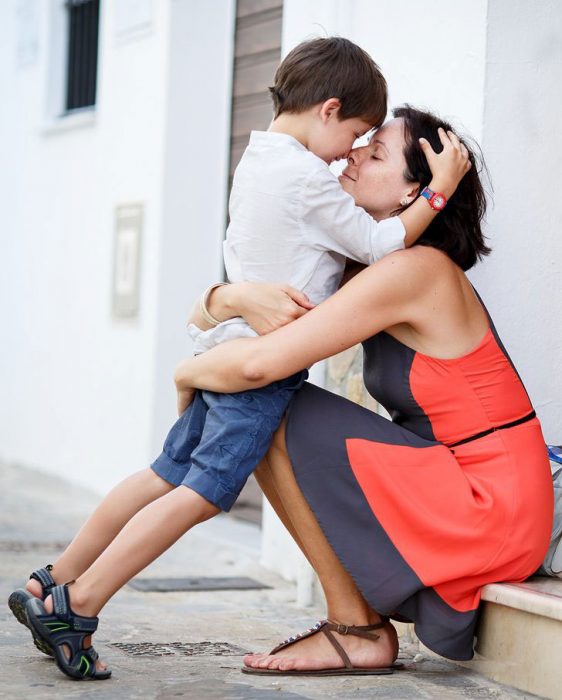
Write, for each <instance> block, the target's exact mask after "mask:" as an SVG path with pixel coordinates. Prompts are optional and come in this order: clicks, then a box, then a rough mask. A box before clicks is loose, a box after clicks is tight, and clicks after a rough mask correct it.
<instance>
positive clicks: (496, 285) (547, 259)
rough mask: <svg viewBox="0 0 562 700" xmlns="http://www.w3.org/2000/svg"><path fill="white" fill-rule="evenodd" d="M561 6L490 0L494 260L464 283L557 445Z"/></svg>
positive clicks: (561, 293)
mask: <svg viewBox="0 0 562 700" xmlns="http://www.w3.org/2000/svg"><path fill="white" fill-rule="evenodd" d="M561 37H562V5H561V4H560V3H559V2H556V1H550V0H542V1H541V2H540V3H529V2H526V1H525V0H490V2H489V9H488V30H487V64H486V65H487V69H486V88H485V109H484V122H483V140H482V146H483V149H484V153H485V156H486V160H487V163H488V167H489V169H490V174H491V178H492V183H493V186H494V207H493V209H491V210H490V213H489V216H488V226H487V230H488V234H489V237H490V243H491V245H492V246H493V249H494V252H493V254H492V255H491V256H490V257H489V259H487V260H486V261H485V263H484V264H482V265H481V266H479V267H478V268H476V270H475V272H474V274H473V275H472V279H473V280H474V283H475V284H476V286H477V287H478V289H479V291H480V293H481V295H482V296H483V298H484V300H485V302H486V303H487V305H488V307H489V310H490V312H491V313H492V315H493V317H494V320H495V322H496V325H497V327H498V330H499V332H500V334H501V336H502V338H503V341H504V343H505V345H506V346H507V348H508V351H509V353H510V355H511V357H512V359H513V361H514V362H515V364H516V366H517V368H518V370H519V372H520V374H521V376H522V378H523V381H524V383H525V385H526V387H527V390H528V392H529V394H530V396H531V399H532V401H533V403H534V405H535V407H536V409H537V414H538V416H539V418H540V419H541V422H542V425H543V429H544V433H545V438H546V440H547V441H549V442H552V443H555V444H559V443H561V442H562V323H561V321H560V309H561V308H562V274H561V270H560V261H561V260H562V237H561V236H560V222H561V221H562V198H561V197H560V195H559V192H558V181H559V176H560V172H561V169H562V131H561V130H560V115H561V114H562V89H561V88H560V85H561V83H562V41H561Z"/></svg>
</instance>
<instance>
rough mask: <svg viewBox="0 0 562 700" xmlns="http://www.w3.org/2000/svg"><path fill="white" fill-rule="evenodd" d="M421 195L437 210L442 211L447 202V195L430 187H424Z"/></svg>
mask: <svg viewBox="0 0 562 700" xmlns="http://www.w3.org/2000/svg"><path fill="white" fill-rule="evenodd" d="M420 195H421V196H422V197H425V199H427V201H428V204H429V206H430V207H431V208H432V209H435V211H441V209H444V208H445V205H446V204H447V197H445V195H444V194H441V192H434V191H433V190H430V189H429V187H424V188H423V190H422V191H421V192H420Z"/></svg>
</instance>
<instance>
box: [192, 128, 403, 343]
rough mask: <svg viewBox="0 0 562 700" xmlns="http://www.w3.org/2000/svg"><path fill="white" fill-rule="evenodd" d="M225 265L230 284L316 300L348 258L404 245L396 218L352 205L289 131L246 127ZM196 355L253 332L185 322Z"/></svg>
mask: <svg viewBox="0 0 562 700" xmlns="http://www.w3.org/2000/svg"><path fill="white" fill-rule="evenodd" d="M229 213H230V224H229V226H228V229H227V232H226V240H225V242H224V248H223V251H224V264H225V268H226V272H227V275H228V279H229V281H230V282H282V283H288V284H290V285H291V286H292V287H295V288H297V289H300V290H301V291H303V292H304V293H305V294H306V295H307V296H308V297H309V299H310V300H311V301H312V302H313V303H315V304H319V303H320V302H321V301H323V300H324V299H326V298H327V297H329V296H330V295H331V294H333V293H334V292H335V291H336V290H337V288H338V286H339V283H340V281H341V278H342V275H343V271H344V267H345V259H346V257H349V258H352V259H354V260H357V261H358V262H362V263H364V264H366V265H370V264H371V263H373V262H375V261H376V260H379V259H380V258H382V257H384V256H385V255H388V254H389V253H392V252H393V251H395V250H399V249H401V248H403V247H404V238H405V235H406V232H405V229H404V226H403V224H402V221H401V220H400V219H399V218H398V217H397V216H394V217H392V218H390V219H385V220H384V221H381V222H380V223H377V222H376V221H375V220H374V219H373V218H372V217H371V216H369V214H367V212H366V211H365V210H364V209H361V208H360V207H356V206H355V203H354V201H353V198H352V197H351V196H350V195H349V194H347V193H346V192H344V190H343V189H342V187H341V185H340V183H339V181H338V179H337V178H336V176H335V175H334V174H333V173H332V172H331V171H330V169H329V167H328V165H327V164H326V163H325V162H324V161H323V160H322V159H321V158H318V156H315V155H314V153H311V152H310V151H309V150H307V149H306V148H305V147H304V146H303V145H302V144H301V143H299V142H298V141H297V140H296V139H294V138H293V137H292V136H289V135H287V134H278V133H273V132H269V131H252V134H251V136H250V143H249V144H248V147H247V148H246V150H245V152H244V155H243V156H242V159H241V160H240V163H239V165H238V167H237V168H236V171H235V173H234V181H233V185H232V191H231V194H230V202H229ZM188 330H189V333H190V335H191V337H192V338H193V340H194V341H195V348H194V352H195V354H199V353H201V352H204V351H205V350H209V349H210V348H212V347H214V346H215V345H218V344H219V343H223V342H225V341H227V340H232V339H233V338H243V337H254V336H255V335H256V333H255V331H254V330H252V328H251V327H250V326H249V325H248V324H247V323H246V322H245V321H244V320H243V319H241V318H233V319H230V320H228V321H224V322H223V323H220V324H219V325H218V326H216V327H214V328H211V329H210V330H207V331H202V330H201V329H200V328H198V327H197V326H196V325H194V324H189V326H188Z"/></svg>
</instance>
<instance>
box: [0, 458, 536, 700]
mask: <svg viewBox="0 0 562 700" xmlns="http://www.w3.org/2000/svg"><path fill="white" fill-rule="evenodd" d="M97 502H98V496H97V495H95V494H94V493H91V492H88V491H87V490H85V489H82V488H78V487H76V486H73V485H71V484H69V483H67V482H65V481H63V480H61V479H58V478H55V477H52V476H48V475H45V474H42V473H39V472H33V471H30V470H26V469H24V468H21V467H17V466H15V465H6V464H0V556H1V566H0V596H1V598H2V599H3V600H4V601H7V599H8V596H9V594H10V592H11V591H12V590H13V589H14V588H15V587H18V586H21V585H22V583H23V582H24V581H25V579H26V578H27V575H28V574H29V572H30V571H32V570H33V569H35V568H37V567H39V566H43V565H45V564H46V563H48V562H49V561H51V560H53V559H54V558H55V557H56V554H57V552H59V551H60V550H61V548H62V547H64V544H65V543H66V542H68V541H69V539H70V538H71V536H72V534H73V533H74V532H75V531H76V529H77V527H79V525H80V523H81V522H82V521H83V520H84V519H85V517H86V515H87V514H88V513H89V512H90V511H91V510H92V509H93V507H94V506H95V505H96V503H97ZM258 545H259V530H258V528H257V527H256V526H254V525H251V524H248V523H243V522H241V521H237V520H235V519H234V518H232V517H230V516H226V515H221V516H220V517H218V518H215V519H214V520H212V521H210V522H209V523H205V524H204V525H202V526H200V527H199V528H196V530H194V531H193V532H191V533H188V534H187V535H186V536H185V537H184V538H183V539H182V540H181V541H180V542H179V543H177V544H176V545H175V546H174V547H173V548H172V549H171V550H170V551H169V552H167V553H166V554H165V555H164V556H163V557H161V558H160V560H159V561H158V562H155V564H153V565H152V566H151V567H149V568H148V569H147V570H145V571H144V572H143V573H142V574H141V577H142V578H145V577H150V576H151V577H183V578H189V577H201V576H208V577H218V576H245V577H251V578H253V579H256V580H257V581H259V582H261V583H263V584H266V585H268V586H270V588H268V589H262V590H234V591H233V590H228V591H210V592H209V591H207V592H203V591H196V592H175V593H170V592H168V593H154V592H152V593H146V592H141V591H138V590H134V589H133V588H131V587H130V586H126V587H125V588H124V589H123V590H122V591H120V592H119V593H118V594H117V595H116V596H115V598H114V599H113V600H112V601H111V602H110V603H109V604H108V605H107V606H106V608H105V609H104V611H103V613H102V616H101V624H100V628H99V630H98V632H97V634H96V635H95V640H94V641H95V646H96V648H97V649H98V651H99V652H100V655H101V656H102V658H103V659H104V660H105V661H107V662H108V663H109V664H110V665H111V667H112V669H113V677H112V678H111V679H110V680H108V681H99V682H92V681H87V682H77V681H72V680H71V679H68V678H67V677H66V676H64V675H62V674H61V673H60V672H59V671H58V669H57V668H56V666H55V664H54V663H53V662H52V661H51V660H50V659H48V658H47V657H45V656H43V655H42V654H40V653H39V652H38V651H37V650H36V649H35V647H34V646H33V645H32V643H31V636H30V634H29V632H28V631H27V629H26V628H25V627H23V626H22V625H20V624H18V623H17V622H16V620H15V619H14V618H13V617H12V615H11V613H10V611H9V609H8V607H7V605H6V604H5V603H4V604H3V605H2V607H1V608H0V609H1V611H2V612H1V627H0V697H2V698H10V699H11V698H38V699H40V700H42V699H44V698H94V697H95V698H98V699H99V700H102V699H103V700H105V699H106V698H107V699H111V700H113V699H114V698H118V699H123V700H125V699H131V700H132V699H133V698H155V699H158V700H168V699H171V698H179V697H186V698H196V699H199V698H209V699H212V700H219V699H220V700H246V699H247V700H262V699H263V700H267V699H269V698H271V699H276V700H289V699H295V700H296V699H298V698H311V699H317V698H318V699H320V698H338V699H340V698H341V699H342V700H345V699H348V698H349V699H354V700H356V699H357V700H358V699H361V698H377V699H381V700H382V699H387V698H388V700H390V699H391V698H392V699H393V700H406V699H412V698H416V699H418V698H419V699H422V698H423V699H425V698H431V699H433V698H435V699H439V700H446V699H449V698H451V699H453V698H459V699H460V698H463V699H466V698H495V699H499V700H505V699H507V698H531V697H536V696H531V695H529V694H525V693H522V692H519V691H517V690H513V689H511V688H507V687H505V686H501V685H499V684H497V683H494V682H492V681H488V680H487V679H485V678H484V677H482V676H479V675H478V674H476V673H474V672H472V671H470V670H466V669H464V668H461V667H458V666H456V665H454V664H452V663H448V662H446V661H444V660H440V659H434V658H427V657H426V656H423V655H420V654H419V653H418V649H417V648H416V646H415V644H414V643H413V642H410V643H406V642H405V643H403V644H402V650H401V660H402V661H404V662H405V670H403V671H399V672H396V673H395V674H394V675H392V676H380V677H347V678H346V677H326V678H302V677H301V678H282V677H280V678H271V677H260V676H253V677H252V676H247V675H244V674H242V673H241V672H240V666H241V663H242V655H243V653H244V652H246V651H249V650H263V649H268V648H271V647H272V646H273V645H275V644H276V643H277V642H278V641H279V640H281V639H283V638H286V637H287V636H289V635H290V634H293V633H295V632H297V631H302V630H304V629H306V628H308V627H310V626H311V625H312V624H313V622H314V621H316V620H318V619H320V618H321V617H322V616H323V610H322V609H320V608H299V607H297V606H296V603H295V587H294V585H293V584H291V583H288V582H286V581H284V580H283V579H281V578H279V577H278V576H276V575H275V574H272V573H271V572H269V571H267V570H265V569H264V568H262V567H261V566H260V564H259V551H258Z"/></svg>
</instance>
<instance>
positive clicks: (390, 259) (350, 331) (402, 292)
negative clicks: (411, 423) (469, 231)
mask: <svg viewBox="0 0 562 700" xmlns="http://www.w3.org/2000/svg"><path fill="white" fill-rule="evenodd" d="M430 284H431V278H430V277H429V276H428V275H427V274H426V271H425V270H424V267H423V266H420V265H419V264H417V256H416V254H415V251H414V250H407V251H398V252H397V253H393V254H392V255H388V256H386V257H385V258H383V259H382V260H380V261H378V262H377V263H375V264H374V265H371V266H370V267H368V268H367V269H366V270H364V271H363V272H361V273H359V274H358V275H357V276H356V277H354V278H353V279H352V280H351V281H350V282H348V283H347V284H346V285H345V286H344V287H342V289H340V290H339V291H338V292H336V294H334V295H333V296H332V297H330V298H329V299H328V300H326V301H325V302H323V303H322V304H320V305H319V306H317V307H316V308H315V309H313V310H312V311H310V312H309V313H307V314H305V315H304V316H302V317H301V318H299V319H298V320H296V321H295V322H294V323H290V324H288V325H286V326H284V327H283V328H280V329H278V330H276V331H274V332H273V333H269V334H268V335H264V336H262V337H260V338H249V339H240V340H233V341H231V342H228V343H223V344H221V345H219V346H217V347H215V348H213V349H212V350H209V351H208V352H205V353H203V354H202V355H198V356H197V357H194V358H191V359H188V360H185V361H184V362H182V363H181V364H180V365H179V367H178V369H177V371H176V375H175V380H176V385H177V387H178V390H180V391H181V390H182V389H189V388H197V389H207V390H210V391H218V392H224V393H229V392H235V391H245V390H247V389H253V388H257V387H261V386H265V385H266V384H270V383H271V382H273V381H276V380H278V379H282V378H285V377H288V376H290V375H292V374H294V373H295V372H298V371H299V370H302V369H304V368H306V367H310V366H311V365H312V364H314V363H315V362H317V361H319V360H322V359H324V358H326V357H330V356H331V355H335V354H337V353H339V352H341V351H342V350H345V349H346V348H349V347H352V346H353V345H355V344H356V343H358V342H360V341H362V340H365V339H366V338H369V337H370V336H372V335H374V334H375V333H377V332H379V331H381V330H383V329H384V328H388V327H390V326H393V325H395V324H397V323H403V322H414V321H415V317H416V313H417V309H418V308H419V306H420V303H421V300H422V297H423V295H424V293H426V292H427V289H428V288H429V285H430Z"/></svg>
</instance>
